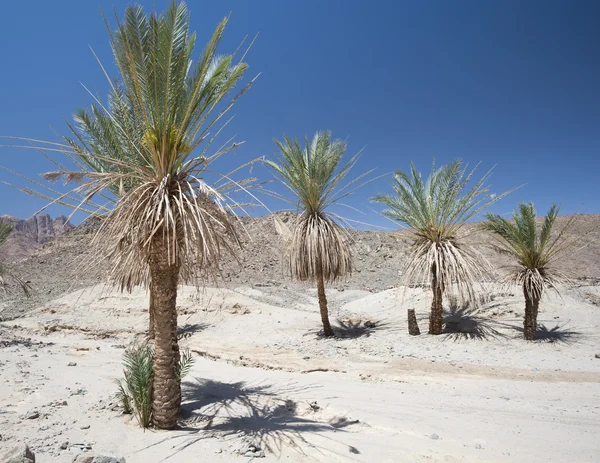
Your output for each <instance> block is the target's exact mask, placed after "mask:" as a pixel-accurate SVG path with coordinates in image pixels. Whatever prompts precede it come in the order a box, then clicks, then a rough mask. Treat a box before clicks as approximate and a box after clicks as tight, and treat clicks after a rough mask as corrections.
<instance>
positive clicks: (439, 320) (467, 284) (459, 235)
mask: <svg viewBox="0 0 600 463" xmlns="http://www.w3.org/2000/svg"><path fill="white" fill-rule="evenodd" d="M476 168H477V167H475V169H476ZM475 169H473V170H471V171H467V168H466V167H465V166H464V165H463V163H462V161H460V160H455V161H453V162H451V163H450V164H447V165H445V166H442V167H440V168H439V169H437V170H436V169H435V166H432V171H431V174H430V175H429V178H428V179H427V181H425V182H424V181H423V179H422V177H421V173H420V172H418V171H417V170H416V168H415V166H414V165H413V164H412V162H411V171H410V174H408V173H405V172H403V171H397V172H396V173H395V174H394V183H393V188H394V194H380V195H378V196H376V197H374V198H373V201H374V202H376V203H381V204H384V205H386V206H387V209H385V210H384V211H383V214H384V215H385V216H386V217H388V218H390V219H392V220H394V221H397V222H400V223H401V224H404V225H406V226H408V227H409V228H410V230H411V231H412V252H411V254H410V256H409V257H408V259H407V261H406V264H405V268H404V269H403V275H404V285H405V287H408V286H409V285H410V284H414V283H417V284H421V285H424V286H429V287H430V288H431V291H432V292H433V301H432V304H431V312H430V315H429V334H441V333H442V330H443V325H444V319H443V305H442V304H443V297H444V296H445V295H448V294H451V292H452V291H453V290H455V291H456V293H457V295H458V297H459V299H460V301H461V303H463V304H467V303H476V295H475V290H476V285H477V284H478V283H479V282H481V281H484V280H485V279H486V276H487V275H488V272H489V269H490V267H489V264H488V263H487V261H486V260H485V258H484V257H483V256H482V255H481V254H479V253H478V252H476V251H475V250H474V249H473V248H472V247H470V246H469V245H468V244H467V243H466V242H465V241H464V238H465V237H466V236H467V235H468V234H469V230H467V229H466V228H465V225H466V224H467V223H468V222H469V221H470V220H471V219H473V218H474V217H475V216H476V215H477V214H478V213H480V212H481V211H482V210H483V209H485V208H486V207H488V206H489V205H490V204H492V203H494V202H496V201H498V200H499V199H501V198H503V197H504V196H506V195H507V194H508V193H509V192H506V193H503V194H500V195H497V196H494V195H491V194H489V192H488V188H487V187H486V186H485V183H486V181H487V180H488V178H489V175H490V173H491V170H490V171H488V172H487V173H486V174H485V175H484V176H483V177H482V178H481V179H480V180H479V181H477V182H475V183H474V184H473V185H472V186H471V187H470V188H467V187H468V184H469V182H470V181H471V179H472V177H473V174H474V173H475Z"/></svg>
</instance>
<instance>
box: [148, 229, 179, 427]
mask: <svg viewBox="0 0 600 463" xmlns="http://www.w3.org/2000/svg"><path fill="white" fill-rule="evenodd" d="M157 235H160V236H157V237H155V238H154V239H153V242H152V251H151V256H150V278H151V284H150V288H151V294H152V296H151V300H152V303H153V307H152V311H153V315H154V364H153V375H154V376H153V382H152V384H153V391H152V422H153V424H154V425H155V426H156V427H157V428H160V429H171V428H173V427H174V426H175V425H176V424H177V417H178V415H179V407H180V405H181V385H180V382H179V378H178V377H177V373H176V371H177V364H178V362H179V346H178V345H177V309H176V305H177V283H178V278H179V265H178V264H177V263H172V262H169V258H168V254H167V247H166V243H165V242H164V239H163V237H162V233H160V232H158V233H157Z"/></svg>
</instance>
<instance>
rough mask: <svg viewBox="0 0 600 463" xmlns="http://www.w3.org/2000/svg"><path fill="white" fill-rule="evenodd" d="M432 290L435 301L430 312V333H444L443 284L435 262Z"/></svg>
mask: <svg viewBox="0 0 600 463" xmlns="http://www.w3.org/2000/svg"><path fill="white" fill-rule="evenodd" d="M432 273H433V277H432V279H431V290H432V291H433V302H432V303H431V313H430V314H429V334H442V328H443V326H444V311H443V308H442V286H441V284H440V282H438V279H437V277H436V269H435V264H434V266H433V268H432Z"/></svg>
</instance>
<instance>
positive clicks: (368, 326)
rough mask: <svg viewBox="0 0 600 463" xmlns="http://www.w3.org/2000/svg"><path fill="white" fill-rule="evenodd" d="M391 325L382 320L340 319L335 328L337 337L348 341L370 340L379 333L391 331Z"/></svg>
mask: <svg viewBox="0 0 600 463" xmlns="http://www.w3.org/2000/svg"><path fill="white" fill-rule="evenodd" d="M390 327H391V325H390V324H389V323H387V322H385V321H382V320H363V319H351V318H347V319H340V318H338V320H337V326H334V327H333V331H334V332H335V334H336V336H337V337H340V338H346V339H356V338H368V337H370V336H371V335H372V334H374V333H376V332H377V331H382V330H386V329H389V328H390Z"/></svg>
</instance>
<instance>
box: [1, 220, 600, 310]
mask: <svg viewBox="0 0 600 463" xmlns="http://www.w3.org/2000/svg"><path fill="white" fill-rule="evenodd" d="M277 214H278V215H279V217H280V219H281V220H282V221H284V222H286V221H287V222H289V220H290V218H291V214H289V213H277ZM565 219H566V218H565V217H561V218H559V225H560V223H561V222H563V221H564V220H565ZM56 220H58V219H55V221H56ZM45 223H48V222H45ZM58 223H59V224H60V220H59V221H58ZM242 225H243V226H241V228H242V229H241V230H240V235H241V237H242V244H243V249H242V251H241V252H240V254H239V256H238V260H235V259H232V258H228V259H225V261H224V263H223V267H222V272H221V273H222V282H221V283H219V284H220V285H223V286H225V287H230V288H235V287H238V286H259V287H260V286H287V287H289V288H290V289H291V288H294V287H299V286H301V285H300V284H298V283H294V282H292V281H290V278H289V276H288V275H287V274H286V273H285V270H284V268H283V265H282V254H283V252H282V251H283V249H282V248H283V246H282V241H281V238H280V236H279V235H278V234H277V232H276V230H275V225H274V221H273V217H271V216H266V217H260V218H257V219H244V220H243V221H242ZM59 227H60V225H59ZM97 227H98V223H97V222H91V223H88V222H86V223H84V224H82V225H80V226H78V227H76V228H74V229H72V230H69V231H67V232H66V233H64V234H63V235H61V236H58V237H57V238H56V239H53V240H50V241H48V242H46V243H44V244H41V245H39V244H38V245H37V246H38V247H37V248H36V249H35V250H34V251H33V253H32V254H31V256H29V257H28V258H26V259H23V260H22V261H20V262H18V263H16V264H15V265H14V266H13V268H14V271H15V272H18V273H19V275H21V277H22V278H24V279H26V280H29V281H31V286H32V287H33V288H34V290H35V292H36V294H35V295H34V297H33V298H31V299H28V300H25V299H23V297H22V296H21V295H19V294H18V292H14V293H13V295H12V297H13V299H9V300H5V301H4V302H2V301H0V311H1V312H0V318H4V319H7V318H14V317H17V316H20V315H21V314H23V313H24V312H26V311H27V310H28V309H29V308H32V307H37V306H39V305H40V304H42V303H44V302H47V301H48V300H50V299H54V298H56V297H58V296H59V295H61V294H63V293H64V292H66V291H71V290H75V289H78V288H81V287H85V286H90V285H93V284H96V283H99V282H101V281H103V280H104V278H105V272H106V269H107V266H106V263H105V262H92V261H91V259H92V253H91V251H90V242H91V239H92V237H93V235H94V233H95V231H96V229H97ZM472 227H475V224H474V225H472ZM572 233H573V234H575V235H579V236H585V238H584V239H583V240H582V241H581V244H580V246H579V247H575V248H573V249H571V250H570V251H569V252H568V253H567V254H566V255H565V256H564V258H563V259H562V260H561V261H560V262H559V263H558V265H559V267H560V268H561V269H562V270H563V271H565V272H567V273H568V274H570V275H572V276H573V277H574V278H576V279H579V280H580V281H581V283H582V284H597V283H598V282H600V215H586V216H583V217H581V219H580V220H579V222H578V224H577V226H576V227H575V228H574V229H573V230H572ZM350 234H351V237H352V239H353V254H354V257H355V264H356V269H355V272H354V273H353V274H352V276H350V277H349V278H348V279H346V280H343V281H339V282H336V283H334V284H332V285H331V286H332V287H334V288H337V289H339V290H344V289H363V290H368V291H372V292H377V291H383V290H386V289H388V288H391V287H393V286H395V285H397V284H398V283H399V281H400V275H399V270H400V269H401V267H402V265H403V263H404V261H405V259H406V256H407V255H408V253H409V245H410V241H409V236H410V235H409V234H408V233H407V232H406V231H398V232H375V231H352V232H351V233H350ZM38 235H39V233H38ZM41 236H42V237H43V236H45V235H44V233H42V234H41ZM467 240H468V241H469V242H470V243H471V244H472V245H474V246H475V247H476V248H477V249H478V250H479V251H481V252H482V254H484V255H485V256H486V257H487V258H488V260H489V261H490V262H491V263H492V265H493V266H494V267H495V268H496V269H497V270H498V271H499V272H500V273H501V272H502V267H503V266H504V265H506V264H507V263H508V261H507V260H506V258H504V257H502V256H499V255H498V254H496V253H495V252H494V251H493V250H491V249H490V248H489V246H488V244H489V243H490V242H491V237H490V236H486V235H485V234H483V233H473V234H472V235H470V236H469V237H468V239H467ZM3 306H4V307H3Z"/></svg>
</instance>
